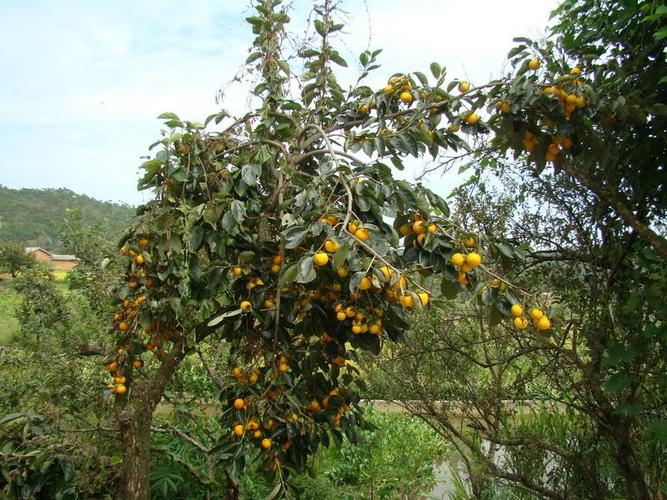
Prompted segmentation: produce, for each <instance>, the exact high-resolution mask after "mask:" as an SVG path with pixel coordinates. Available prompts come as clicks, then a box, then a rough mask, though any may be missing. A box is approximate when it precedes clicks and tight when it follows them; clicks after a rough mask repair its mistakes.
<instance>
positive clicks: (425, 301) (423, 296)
mask: <svg viewBox="0 0 667 500" xmlns="http://www.w3.org/2000/svg"><path fill="white" fill-rule="evenodd" d="M417 297H419V302H421V304H422V306H425V305H427V304H428V303H429V301H430V300H431V296H430V295H429V294H428V293H426V292H417Z"/></svg>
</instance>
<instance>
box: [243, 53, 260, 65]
mask: <svg viewBox="0 0 667 500" xmlns="http://www.w3.org/2000/svg"><path fill="white" fill-rule="evenodd" d="M260 57H262V53H261V52H253V53H252V54H250V55H249V56H248V58H247V59H246V60H245V63H246V64H250V63H251V62H253V61H256V60H257V59H259V58H260Z"/></svg>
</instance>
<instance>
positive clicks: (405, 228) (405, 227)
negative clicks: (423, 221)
mask: <svg viewBox="0 0 667 500" xmlns="http://www.w3.org/2000/svg"><path fill="white" fill-rule="evenodd" d="M398 232H399V233H401V234H402V235H403V236H405V235H406V234H410V233H411V232H412V228H411V227H410V224H403V225H402V226H401V227H399V228H398Z"/></svg>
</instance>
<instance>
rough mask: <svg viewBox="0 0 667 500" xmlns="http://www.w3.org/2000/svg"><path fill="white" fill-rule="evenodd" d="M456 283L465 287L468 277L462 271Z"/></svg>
mask: <svg viewBox="0 0 667 500" xmlns="http://www.w3.org/2000/svg"><path fill="white" fill-rule="evenodd" d="M456 281H458V282H459V283H460V284H461V285H463V286H466V285H467V284H468V283H470V282H469V281H468V275H467V274H466V273H464V272H463V271H459V274H458V276H457V277H456Z"/></svg>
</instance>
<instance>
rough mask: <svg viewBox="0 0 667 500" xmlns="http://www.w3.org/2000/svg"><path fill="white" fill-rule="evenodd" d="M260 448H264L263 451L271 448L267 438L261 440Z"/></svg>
mask: <svg viewBox="0 0 667 500" xmlns="http://www.w3.org/2000/svg"><path fill="white" fill-rule="evenodd" d="M262 448H264V449H265V450H268V449H269V448H271V440H270V439H269V438H264V439H262Z"/></svg>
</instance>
